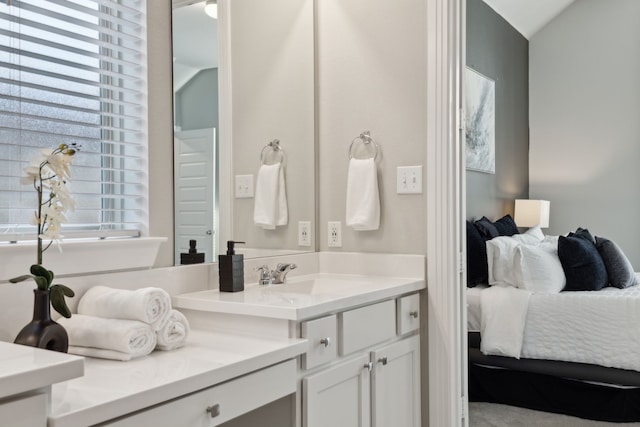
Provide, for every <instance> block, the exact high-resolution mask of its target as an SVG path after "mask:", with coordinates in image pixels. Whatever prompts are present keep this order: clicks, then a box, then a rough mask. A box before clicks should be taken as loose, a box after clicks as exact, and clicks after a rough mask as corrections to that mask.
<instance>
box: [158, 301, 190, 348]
mask: <svg viewBox="0 0 640 427" xmlns="http://www.w3.org/2000/svg"><path fill="white" fill-rule="evenodd" d="M189 331H190V328H189V321H188V320H187V318H186V317H184V314H182V313H180V312H179V311H178V310H171V311H170V312H169V316H168V317H167V319H166V320H165V321H164V323H163V324H162V325H161V326H160V329H158V331H157V332H156V333H157V334H158V344H156V350H175V349H176V348H180V347H182V346H183V345H184V344H185V343H186V342H187V337H188V336H189Z"/></svg>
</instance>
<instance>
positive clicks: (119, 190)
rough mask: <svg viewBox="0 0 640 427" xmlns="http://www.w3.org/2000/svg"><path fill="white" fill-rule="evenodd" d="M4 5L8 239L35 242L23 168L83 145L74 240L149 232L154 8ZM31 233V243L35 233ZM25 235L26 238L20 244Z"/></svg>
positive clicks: (1, 46)
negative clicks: (149, 62) (149, 64)
mask: <svg viewBox="0 0 640 427" xmlns="http://www.w3.org/2000/svg"><path fill="white" fill-rule="evenodd" d="M5 1H6V0H0V233H3V235H4V236H5V237H4V238H3V240H16V239H18V238H20V235H23V234H24V235H25V236H27V235H28V237H26V238H30V239H34V238H35V236H34V235H33V233H34V232H35V227H33V226H32V225H31V224H30V223H31V219H32V217H33V211H34V208H35V203H36V201H35V191H33V188H32V187H31V186H29V185H21V184H20V177H21V176H22V175H23V172H22V169H23V167H25V166H27V165H28V164H29V162H30V161H31V159H32V158H33V157H34V156H35V155H36V154H37V151H38V150H39V149H41V148H46V149H52V148H54V147H55V146H57V145H58V144H60V143H67V144H70V143H74V142H75V143H77V144H79V145H80V146H81V149H80V152H79V153H78V154H77V155H76V156H74V163H73V166H72V168H71V178H72V182H71V184H70V191H71V193H72V195H73V197H74V199H75V200H76V204H77V206H76V210H75V212H73V213H71V214H69V217H68V221H67V224H65V227H64V229H65V231H64V233H63V234H64V235H65V237H73V236H74V235H76V236H100V237H103V236H111V235H123V234H124V235H139V234H140V233H144V232H145V231H146V223H147V146H146V144H147V141H146V78H145V76H146V69H145V67H146V57H145V49H146V42H145V22H146V18H145V1H144V0H9V1H8V4H5ZM25 233H26V234H25ZM16 235H17V236H16Z"/></svg>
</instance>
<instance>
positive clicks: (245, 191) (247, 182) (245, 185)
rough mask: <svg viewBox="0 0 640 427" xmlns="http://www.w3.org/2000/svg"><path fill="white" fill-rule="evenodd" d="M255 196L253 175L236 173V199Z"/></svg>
mask: <svg viewBox="0 0 640 427" xmlns="http://www.w3.org/2000/svg"><path fill="white" fill-rule="evenodd" d="M251 197H253V175H236V199H248V198H251Z"/></svg>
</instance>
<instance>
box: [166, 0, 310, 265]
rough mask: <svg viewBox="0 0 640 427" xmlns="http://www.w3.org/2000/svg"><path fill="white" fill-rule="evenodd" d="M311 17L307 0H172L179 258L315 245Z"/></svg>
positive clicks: (265, 252)
mask: <svg viewBox="0 0 640 427" xmlns="http://www.w3.org/2000/svg"><path fill="white" fill-rule="evenodd" d="M209 3H211V4H209ZM205 6H208V7H215V8H216V10H217V12H216V13H217V17H216V18H213V17H211V16H210V15H208V14H207V13H206V10H205ZM313 29H314V17H313V1H312V0H275V3H274V2H273V1H271V2H263V1H260V0H233V1H228V0H219V1H218V2H212V1H209V2H205V1H193V0H173V28H172V32H173V61H174V62H173V64H174V65H173V73H174V79H173V80H174V183H175V186H174V187H175V188H174V190H175V237H176V238H175V241H176V248H175V254H176V263H179V262H180V254H181V253H185V252H188V250H189V241H190V240H196V242H197V250H198V252H203V253H204V254H205V261H206V262H211V261H213V262H215V261H216V260H217V254H218V253H219V250H222V251H224V249H225V247H226V246H225V244H224V242H225V241H226V240H236V241H243V242H245V244H244V245H240V246H238V249H237V252H238V253H244V254H245V257H258V256H270V255H279V254H284V253H297V252H307V251H313V250H315V247H316V242H315V233H314V230H315V225H316V224H315V218H316V206H315V174H316V171H315V159H314V157H315V156H314V153H315V127H314V122H315V112H314V34H313ZM276 141H277V142H276ZM274 177H275V178H274ZM301 226H302V228H303V229H304V231H305V235H304V236H303V238H302V239H300V237H301V236H300V234H301V233H300V232H299V230H300V227H301Z"/></svg>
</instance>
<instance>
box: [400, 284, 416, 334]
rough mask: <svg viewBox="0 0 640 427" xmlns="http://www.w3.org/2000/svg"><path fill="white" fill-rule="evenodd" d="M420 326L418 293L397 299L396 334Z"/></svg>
mask: <svg viewBox="0 0 640 427" xmlns="http://www.w3.org/2000/svg"><path fill="white" fill-rule="evenodd" d="M419 328H420V295H419V294H413V295H408V296H406V297H402V298H399V299H398V335H404V334H406V333H407V332H411V331H415V330H416V329H419Z"/></svg>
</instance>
